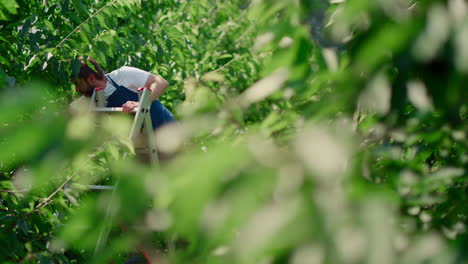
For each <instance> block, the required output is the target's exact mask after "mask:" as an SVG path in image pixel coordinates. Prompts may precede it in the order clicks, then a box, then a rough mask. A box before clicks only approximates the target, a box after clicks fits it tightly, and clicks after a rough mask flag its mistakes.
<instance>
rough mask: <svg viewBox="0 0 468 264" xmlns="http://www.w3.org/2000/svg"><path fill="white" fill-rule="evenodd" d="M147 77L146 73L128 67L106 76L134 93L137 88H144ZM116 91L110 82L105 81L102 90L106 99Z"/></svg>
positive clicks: (147, 73)
mask: <svg viewBox="0 0 468 264" xmlns="http://www.w3.org/2000/svg"><path fill="white" fill-rule="evenodd" d="M149 75H150V73H149V72H147V71H144V70H140V69H138V68H134V67H128V66H123V67H121V68H119V69H117V70H115V71H112V72H111V73H109V74H107V76H109V77H110V78H112V80H114V82H116V83H117V84H118V85H122V86H125V87H126V88H127V89H129V90H132V91H134V92H136V91H137V89H138V88H140V87H143V86H145V84H146V81H147V80H148V76H149ZM116 89H117V88H115V87H114V85H112V82H111V81H110V80H107V84H106V87H105V88H104V96H105V97H106V99H107V98H109V96H110V95H111V94H112V93H113V92H114V91H115V90H116Z"/></svg>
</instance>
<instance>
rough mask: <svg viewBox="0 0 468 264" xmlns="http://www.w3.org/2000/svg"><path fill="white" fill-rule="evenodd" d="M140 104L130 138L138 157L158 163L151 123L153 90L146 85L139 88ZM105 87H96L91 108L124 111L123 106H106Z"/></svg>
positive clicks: (96, 110)
mask: <svg viewBox="0 0 468 264" xmlns="http://www.w3.org/2000/svg"><path fill="white" fill-rule="evenodd" d="M138 99H139V105H138V107H137V108H135V109H133V110H132V113H135V117H134V119H133V125H132V128H131V130H130V135H129V138H130V140H131V142H132V144H133V148H134V151H135V154H136V156H137V158H138V159H139V160H140V161H142V162H144V163H149V164H151V165H156V166H157V165H158V163H159V159H158V153H157V151H156V142H155V140H154V136H153V125H152V123H151V112H150V109H151V90H150V89H148V88H145V87H142V88H139V89H138ZM104 106H105V97H104V88H96V89H95V90H94V92H93V95H92V97H91V103H90V110H91V111H95V112H107V113H112V112H123V110H122V107H104Z"/></svg>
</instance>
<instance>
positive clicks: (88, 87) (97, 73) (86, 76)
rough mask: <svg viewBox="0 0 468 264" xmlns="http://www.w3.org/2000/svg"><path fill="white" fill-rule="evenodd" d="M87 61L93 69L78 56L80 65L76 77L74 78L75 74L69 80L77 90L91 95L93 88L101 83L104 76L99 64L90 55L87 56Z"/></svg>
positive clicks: (85, 94)
mask: <svg viewBox="0 0 468 264" xmlns="http://www.w3.org/2000/svg"><path fill="white" fill-rule="evenodd" d="M88 61H89V62H91V64H92V65H93V66H94V68H95V69H93V68H91V67H90V66H89V65H88V64H87V63H86V62H85V61H84V60H83V59H82V58H80V62H81V66H80V71H79V73H78V78H76V76H71V81H72V83H73V84H74V85H75V89H76V91H77V92H79V93H81V94H83V95H84V96H88V97H90V96H91V95H93V91H94V88H96V87H97V86H98V85H101V84H102V82H103V80H104V79H105V78H104V72H103V71H102V69H101V67H100V66H99V64H98V63H97V62H96V61H95V60H94V59H93V58H91V57H88Z"/></svg>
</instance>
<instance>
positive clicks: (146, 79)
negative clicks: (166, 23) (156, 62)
mask: <svg viewBox="0 0 468 264" xmlns="http://www.w3.org/2000/svg"><path fill="white" fill-rule="evenodd" d="M88 61H89V62H90V63H91V64H92V65H93V66H94V69H92V68H91V67H90V66H89V65H88V64H87V63H86V62H85V61H84V60H81V66H80V71H79V73H78V79H77V78H76V76H72V78H71V79H72V83H73V84H74V85H75V89H76V91H77V92H79V93H81V94H83V95H85V96H87V97H91V96H92V94H93V91H94V89H95V88H97V87H104V97H105V99H106V106H107V107H122V108H123V111H124V112H130V111H131V110H132V109H134V108H136V107H138V104H139V103H138V94H137V89H138V88H140V87H146V88H149V89H150V90H151V101H152V103H151V121H152V124H153V129H155V130H156V129H157V128H159V127H160V126H162V125H164V124H166V123H170V122H173V121H175V118H174V116H173V115H172V113H171V112H170V111H169V110H168V109H167V108H166V107H165V106H164V105H162V104H161V103H160V102H159V101H158V100H157V99H158V98H159V97H160V96H161V95H162V94H163V93H164V91H165V90H166V89H167V87H168V86H169V84H168V82H167V81H166V80H165V79H163V78H162V77H160V76H157V75H154V74H151V73H149V72H147V71H143V70H140V69H137V68H134V67H127V66H124V67H121V68H119V69H117V70H114V71H112V72H111V73H109V74H104V72H103V70H102V69H101V67H100V66H99V64H98V63H97V62H96V61H95V60H94V59H92V58H88Z"/></svg>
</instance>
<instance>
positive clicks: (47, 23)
mask: <svg viewBox="0 0 468 264" xmlns="http://www.w3.org/2000/svg"><path fill="white" fill-rule="evenodd" d="M44 24H45V25H46V27H47V28H48V29H49V30H50V31H54V25H52V23H51V22H50V21H49V20H44Z"/></svg>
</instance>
